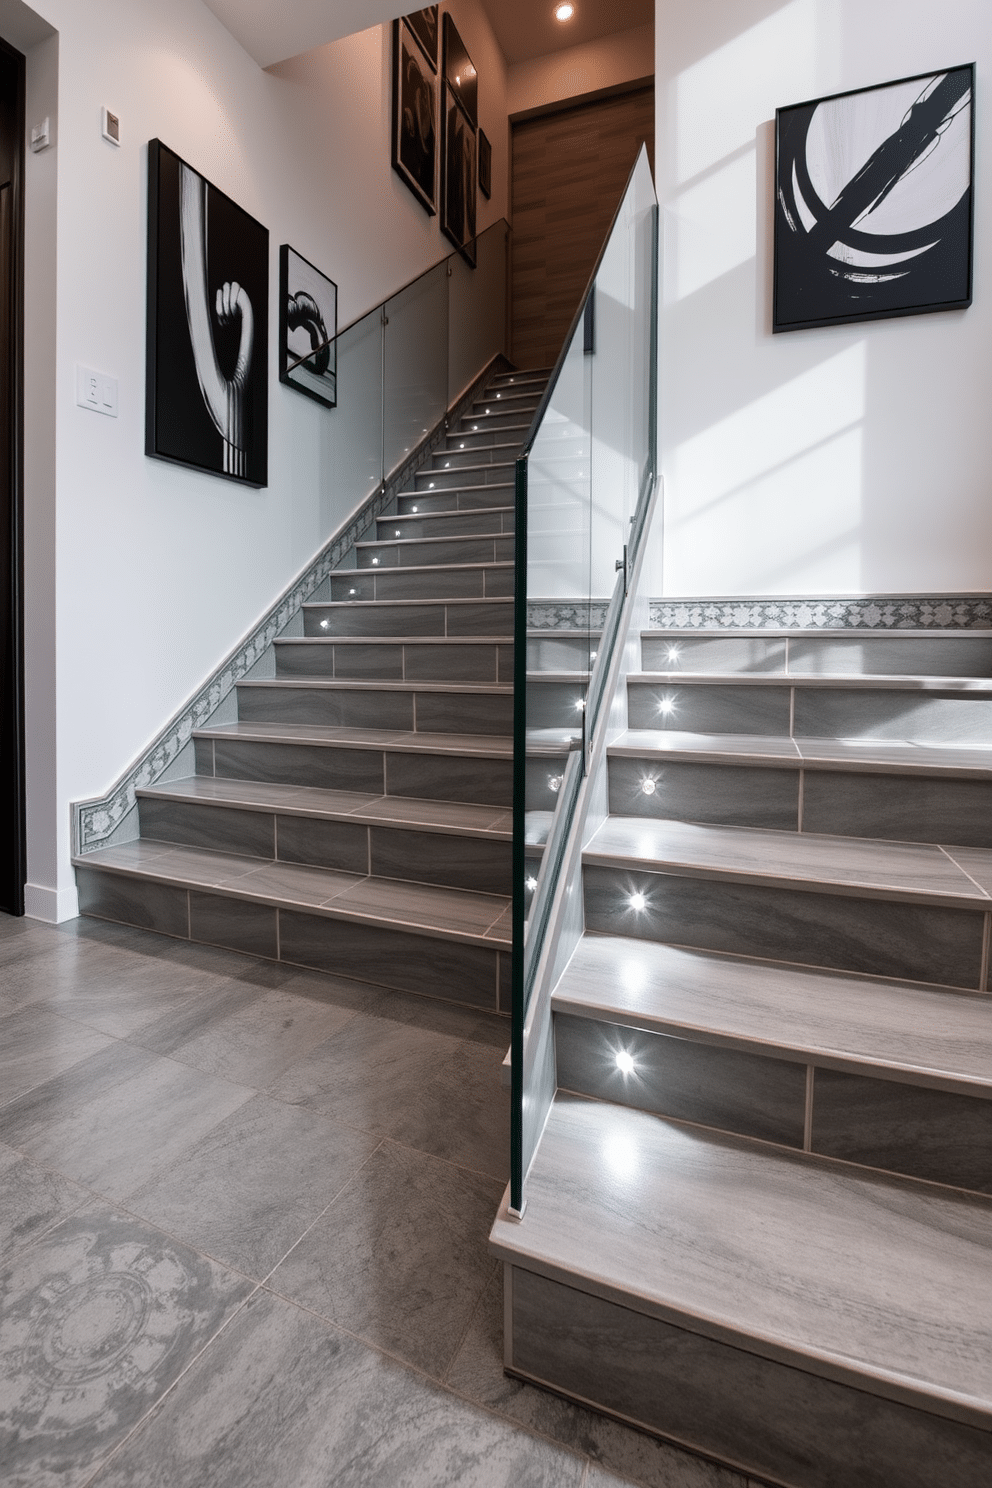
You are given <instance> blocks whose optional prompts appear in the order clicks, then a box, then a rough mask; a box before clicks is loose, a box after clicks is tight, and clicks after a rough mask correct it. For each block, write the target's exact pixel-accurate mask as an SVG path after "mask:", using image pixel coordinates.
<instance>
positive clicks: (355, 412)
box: [321, 309, 382, 532]
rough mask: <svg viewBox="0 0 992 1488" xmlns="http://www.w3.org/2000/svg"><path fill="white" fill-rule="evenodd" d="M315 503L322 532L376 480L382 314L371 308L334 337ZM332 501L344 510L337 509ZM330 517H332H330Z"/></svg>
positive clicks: (379, 461)
mask: <svg viewBox="0 0 992 1488" xmlns="http://www.w3.org/2000/svg"><path fill="white" fill-rule="evenodd" d="M323 428H324V429H325V430H326V441H327V450H326V458H325V459H324V461H323V462H322V466H323V481H322V491H321V505H322V508H325V507H326V511H325V510H322V517H323V518H324V521H325V531H331V532H333V531H334V529H335V527H338V526H340V525H341V521H342V520H343V519H344V518H345V517H346V516H348V515H349V514H350V513H351V512H352V511H355V510H356V509H357V508H358V507H359V506H361V505H362V503H363V502H365V501H367V500H368V498H369V497H370V496H371V495H372V494H373V493H374V492H375V490H376V488H377V486H379V485H380V484H381V482H382V315H381V311H380V310H379V309H376V310H373V311H371V312H370V313H369V314H368V315H365V316H363V317H362V319H361V320H358V321H356V322H355V324H354V325H352V326H349V327H348V329H347V330H346V331H343V332H342V334H341V335H340V336H339V337H338V406H337V408H336V409H335V410H334V412H333V414H332V415H331V416H330V418H329V419H327V420H325V421H324V423H323ZM338 503H343V504H344V505H345V506H346V507H347V510H345V511H341V512H339V511H338V510H337V506H338ZM332 518H333V520H332Z"/></svg>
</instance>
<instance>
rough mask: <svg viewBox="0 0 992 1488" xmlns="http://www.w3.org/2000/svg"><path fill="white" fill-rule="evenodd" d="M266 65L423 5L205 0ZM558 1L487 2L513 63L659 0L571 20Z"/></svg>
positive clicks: (583, 4)
mask: <svg viewBox="0 0 992 1488" xmlns="http://www.w3.org/2000/svg"><path fill="white" fill-rule="evenodd" d="M204 3H205V4H206V5H207V6H208V7H209V8H210V10H212V11H213V13H214V15H215V16H216V17H217V19H218V20H219V21H221V22H223V24H224V25H225V26H226V27H227V29H228V31H230V33H231V35H232V36H234V37H236V38H237V40H238V41H240V43H241V45H242V46H243V47H244V49H245V51H246V52H248V54H249V55H250V56H252V57H254V59H255V61H256V62H257V63H258V65H259V67H271V66H272V65H273V63H275V62H284V61H285V60H286V58H287V57H298V56H299V55H300V53H301V52H309V51H312V50H313V48H314V47H318V46H323V45H324V44H325V42H328V41H337V40H338V39H339V38H340V37H342V36H351V35H352V34H353V33H354V32H355V31H364V30H365V29H366V27H368V26H375V25H378V23H379V22H380V21H389V20H392V19H393V17H394V16H398V15H405V14H406V12H407V11H409V10H411V9H416V6H415V5H412V4H411V0H280V3H278V4H274V3H273V0H204ZM556 3H557V0H482V5H483V8H484V9H485V12H486V14H487V15H488V17H489V20H490V23H491V24H492V28H493V30H494V31H495V33H496V39H497V40H498V42H499V44H500V46H501V47H502V49H503V55H504V56H505V57H506V60H507V61H508V62H511V63H512V62H523V61H526V60H527V59H528V58H530V57H544V56H546V55H547V54H548V53H549V52H560V51H564V50H565V48H566V47H573V46H578V45H579V44H580V43H581V42H583V41H596V40H597V38H599V37H600V36H609V35H612V34H613V33H614V32H616V31H628V30H630V28H631V27H632V26H643V25H644V24H645V23H646V22H648V21H652V20H653V19H654V0H573V4H574V5H575V14H574V15H573V17H572V19H571V20H570V21H567V22H566V23H565V24H564V25H563V24H562V23H561V22H560V21H556V20H555V18H554V13H553V12H554V6H555V4H556Z"/></svg>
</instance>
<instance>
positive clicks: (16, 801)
mask: <svg viewBox="0 0 992 1488" xmlns="http://www.w3.org/2000/svg"><path fill="white" fill-rule="evenodd" d="M23 171H24V58H23V57H22V56H21V54H20V53H19V52H15V51H14V50H13V49H12V48H10V47H8V46H7V45H6V44H5V43H4V42H2V41H0V591H2V592H0V807H2V818H3V820H2V823H0V909H2V910H5V911H6V912H7V913H8V914H23V913H24V879H25V858H24V748H23V738H24V729H23V647H22V642H21V616H22V598H21V574H22V552H23V543H22V537H21V530H22V524H21V397H22V395H21V361H22V358H21V326H22V306H23V291H22V276H21V252H22V249H21V245H22V236H23V235H22V226H21V224H22V210H21V196H22V177H23Z"/></svg>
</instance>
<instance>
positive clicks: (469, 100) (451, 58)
mask: <svg viewBox="0 0 992 1488" xmlns="http://www.w3.org/2000/svg"><path fill="white" fill-rule="evenodd" d="M444 81H445V82H446V83H447V85H448V87H449V88H450V89H451V91H452V93H453V94H454V95H455V97H456V98H457V99H458V102H459V103H460V104H461V106H462V109H463V111H464V113H465V116H466V118H467V119H468V121H469V123H470V124H471V125H472V128H473V129H478V127H479V74H478V73H477V72H476V70H475V66H474V64H473V62H472V58H471V57H470V56H469V54H468V51H467V50H466V47H465V43H464V42H463V41H462V39H461V36H460V35H459V32H458V27H457V26H456V25H455V23H454V21H453V20H452V18H451V14H450V12H449V11H445V13H444Z"/></svg>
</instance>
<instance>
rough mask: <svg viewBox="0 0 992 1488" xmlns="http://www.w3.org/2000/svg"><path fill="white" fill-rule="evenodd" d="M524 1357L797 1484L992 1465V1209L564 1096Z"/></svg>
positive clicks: (899, 1483)
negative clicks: (991, 1281)
mask: <svg viewBox="0 0 992 1488" xmlns="http://www.w3.org/2000/svg"><path fill="white" fill-rule="evenodd" d="M527 1192H528V1199H527V1209H526V1212H525V1214H524V1217H523V1219H522V1220H521V1221H519V1222H515V1221H514V1220H512V1219H511V1218H510V1217H509V1214H508V1212H507V1210H506V1208H505V1207H504V1209H503V1210H502V1211H501V1214H500V1216H499V1218H498V1219H497V1221H496V1225H495V1227H494V1229H493V1233H492V1248H493V1250H494V1252H495V1254H496V1255H497V1256H499V1257H500V1258H501V1259H502V1260H503V1261H504V1262H505V1263H506V1276H507V1338H506V1366H507V1369H508V1370H509V1371H510V1372H511V1373H513V1374H517V1375H521V1376H523V1377H525V1378H528V1379H531V1380H534V1381H535V1382H537V1383H540V1384H544V1385H547V1386H550V1387H551V1388H552V1389H555V1390H558V1391H560V1392H562V1393H564V1394H566V1395H569V1396H571V1397H573V1398H576V1399H579V1400H582V1401H584V1402H586V1403H588V1404H591V1405H593V1406H595V1407H596V1408H597V1409H601V1410H606V1411H608V1412H610V1413H612V1414H615V1415H617V1416H621V1417H623V1418H624V1419H627V1420H630V1421H633V1422H634V1423H635V1424H638V1425H640V1426H642V1427H644V1428H646V1429H647V1430H649V1431H651V1432H653V1433H654V1434H656V1435H659V1436H663V1437H665V1438H668V1439H670V1440H674V1441H678V1442H680V1443H681V1444H682V1445H684V1446H688V1447H690V1448H691V1449H693V1450H696V1451H698V1452H702V1453H704V1454H705V1455H707V1456H712V1457H715V1458H717V1459H719V1460H720V1461H723V1462H726V1463H728V1464H729V1465H731V1466H733V1467H735V1468H737V1469H739V1470H743V1471H745V1472H749V1473H753V1474H756V1475H758V1476H759V1477H761V1478H764V1479H766V1480H767V1481H768V1482H771V1483H776V1484H785V1485H788V1488H836V1485H839V1484H848V1483H850V1484H855V1483H856V1484H857V1485H858V1488H932V1485H934V1484H935V1483H940V1484H942V1485H945V1484H946V1485H949V1484H954V1485H955V1488H979V1485H982V1488H984V1485H985V1484H986V1483H988V1482H989V1481H990V1472H992V1343H990V1338H992V1284H990V1280H989V1278H990V1275H992V1204H990V1203H989V1202H988V1201H987V1200H986V1199H984V1198H979V1197H975V1198H972V1197H970V1196H969V1197H965V1196H963V1195H957V1194H952V1193H949V1192H948V1191H947V1190H946V1189H944V1190H942V1189H938V1188H936V1187H931V1186H930V1185H927V1184H923V1183H913V1182H906V1181H903V1180H900V1179H896V1178H889V1177H886V1176H883V1175H881V1174H877V1173H872V1172H865V1171H863V1170H855V1169H852V1168H849V1167H846V1166H844V1165H841V1164H838V1163H834V1162H831V1161H829V1160H825V1159H820V1158H810V1157H808V1156H799V1155H791V1154H789V1153H787V1152H785V1151H783V1150H781V1149H777V1148H774V1147H772V1146H768V1145H765V1144H761V1143H757V1142H750V1141H748V1140H746V1139H740V1138H733V1137H726V1136H723V1135H719V1134H717V1133H714V1132H711V1131H707V1130H705V1129H704V1128H701V1127H693V1126H688V1125H682V1124H679V1123H676V1122H672V1121H666V1120H662V1119H659V1118H658V1117H655V1116H651V1115H649V1114H647V1113H645V1112H642V1111H630V1110H623V1109H620V1108H618V1107H615V1106H610V1105H607V1104H604V1103H602V1102H596V1101H588V1100H583V1099H581V1098H578V1097H574V1096H562V1095H559V1096H558V1097H557V1098H556V1101H555V1104H554V1107H553V1109H552V1112H551V1115H550V1118H549V1121H548V1125H547V1128H546V1130H545V1133H544V1136H543V1138H542V1142H541V1147H540V1150H539V1152H538V1155H537V1158H536V1159H535V1162H534V1165H533V1167H532V1169H531V1172H530V1176H529V1179H528V1191H527Z"/></svg>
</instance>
